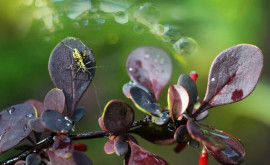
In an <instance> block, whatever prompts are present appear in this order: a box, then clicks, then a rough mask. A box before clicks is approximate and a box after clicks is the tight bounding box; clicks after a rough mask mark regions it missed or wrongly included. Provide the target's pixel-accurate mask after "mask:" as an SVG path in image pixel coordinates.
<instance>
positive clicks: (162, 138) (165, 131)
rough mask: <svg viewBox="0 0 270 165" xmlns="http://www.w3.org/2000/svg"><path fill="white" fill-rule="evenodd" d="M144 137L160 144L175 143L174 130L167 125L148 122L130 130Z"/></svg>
mask: <svg viewBox="0 0 270 165" xmlns="http://www.w3.org/2000/svg"><path fill="white" fill-rule="evenodd" d="M130 133H135V134H137V135H139V136H141V137H142V138H144V139H146V140H148V141H150V142H152V143H154V144H159V145H169V144H173V143H175V140H174V132H173V131H170V130H169V128H168V126H167V125H156V124H148V125H142V126H140V127H136V128H134V129H132V130H130Z"/></svg>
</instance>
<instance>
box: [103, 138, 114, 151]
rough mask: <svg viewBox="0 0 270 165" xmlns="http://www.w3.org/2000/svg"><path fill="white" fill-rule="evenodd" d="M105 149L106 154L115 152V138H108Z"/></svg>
mask: <svg viewBox="0 0 270 165" xmlns="http://www.w3.org/2000/svg"><path fill="white" fill-rule="evenodd" d="M104 151H105V152H106V154H113V153H114V152H115V150H114V140H108V141H107V142H106V143H105V145H104Z"/></svg>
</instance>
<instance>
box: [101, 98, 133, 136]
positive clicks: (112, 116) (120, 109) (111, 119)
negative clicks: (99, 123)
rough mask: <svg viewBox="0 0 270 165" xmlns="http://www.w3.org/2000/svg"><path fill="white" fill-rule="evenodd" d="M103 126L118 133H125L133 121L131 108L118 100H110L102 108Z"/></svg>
mask: <svg viewBox="0 0 270 165" xmlns="http://www.w3.org/2000/svg"><path fill="white" fill-rule="evenodd" d="M102 119H103V123H104V126H105V128H106V129H107V130H109V131H110V132H112V133H114V134H116V135H118V134H124V133H127V132H128V130H129V128H130V127H131V126H132V124H133V121H134V112H133V109H132V108H131V107H130V105H128V104H127V103H125V102H123V101H120V100H111V101H110V102H108V103H107V105H106V106H105V108H104V112H103V115H102Z"/></svg>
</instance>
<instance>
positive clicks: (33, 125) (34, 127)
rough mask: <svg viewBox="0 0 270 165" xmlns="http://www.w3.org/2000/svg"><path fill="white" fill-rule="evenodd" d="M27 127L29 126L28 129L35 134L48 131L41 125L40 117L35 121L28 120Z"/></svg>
mask: <svg viewBox="0 0 270 165" xmlns="http://www.w3.org/2000/svg"><path fill="white" fill-rule="evenodd" d="M28 125H29V127H30V128H31V129H32V130H33V131H35V132H39V133H42V132H48V131H49V130H48V129H47V127H45V126H44V125H43V124H42V123H41V120H40V117H39V118H36V119H31V120H29V122H28Z"/></svg>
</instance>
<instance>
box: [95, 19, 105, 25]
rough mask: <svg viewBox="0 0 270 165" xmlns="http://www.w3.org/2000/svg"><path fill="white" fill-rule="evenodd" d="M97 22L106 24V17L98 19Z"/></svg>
mask: <svg viewBox="0 0 270 165" xmlns="http://www.w3.org/2000/svg"><path fill="white" fill-rule="evenodd" d="M96 22H97V24H104V23H105V22H106V21H105V19H98V20H96Z"/></svg>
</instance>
